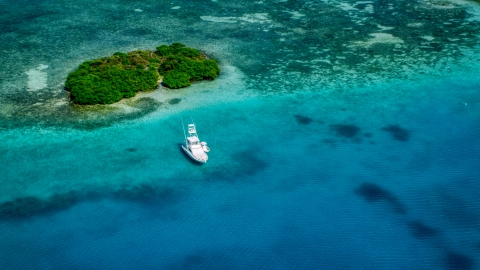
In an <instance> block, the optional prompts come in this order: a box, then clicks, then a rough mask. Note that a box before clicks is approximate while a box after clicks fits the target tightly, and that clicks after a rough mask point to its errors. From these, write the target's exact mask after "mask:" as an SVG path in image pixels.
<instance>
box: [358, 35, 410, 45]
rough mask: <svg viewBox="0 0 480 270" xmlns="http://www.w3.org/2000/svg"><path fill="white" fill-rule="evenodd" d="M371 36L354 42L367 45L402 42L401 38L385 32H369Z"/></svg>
mask: <svg viewBox="0 0 480 270" xmlns="http://www.w3.org/2000/svg"><path fill="white" fill-rule="evenodd" d="M370 36H372V37H373V38H371V39H369V40H367V41H357V42H355V44H356V45H357V46H365V47H369V46H372V45H373V44H375V43H384V44H400V43H403V40H402V39H400V38H398V37H395V36H393V35H391V34H387V33H372V34H370Z"/></svg>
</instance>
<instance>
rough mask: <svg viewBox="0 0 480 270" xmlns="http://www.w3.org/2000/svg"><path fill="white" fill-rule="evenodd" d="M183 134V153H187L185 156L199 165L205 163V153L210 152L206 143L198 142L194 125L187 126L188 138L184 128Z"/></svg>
mask: <svg viewBox="0 0 480 270" xmlns="http://www.w3.org/2000/svg"><path fill="white" fill-rule="evenodd" d="M182 122H183V121H182ZM192 122H193V121H192ZM183 133H184V136H185V145H183V144H182V149H183V151H185V153H187V155H188V156H189V157H191V158H192V159H193V160H195V161H197V162H200V163H206V162H207V160H208V156H207V154H206V153H208V152H209V151H210V148H208V146H207V143H206V142H200V139H199V138H198V135H197V129H196V128H195V124H188V136H187V135H185V127H184V129H183Z"/></svg>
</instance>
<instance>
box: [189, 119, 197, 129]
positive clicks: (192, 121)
mask: <svg viewBox="0 0 480 270" xmlns="http://www.w3.org/2000/svg"><path fill="white" fill-rule="evenodd" d="M190 119H192V123H193V125H194V126H195V128H196V127H197V126H196V125H195V122H193V118H192V117H191V116H190Z"/></svg>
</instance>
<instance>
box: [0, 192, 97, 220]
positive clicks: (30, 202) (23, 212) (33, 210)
mask: <svg viewBox="0 0 480 270" xmlns="http://www.w3.org/2000/svg"><path fill="white" fill-rule="evenodd" d="M94 195H95V194H93V193H92V194H83V193H80V192H73V191H72V192H68V193H64V194H55V195H53V196H51V197H50V198H48V199H41V198H36V197H33V196H28V197H23V198H18V199H15V200H13V201H8V202H4V203H2V204H0V220H5V219H6V220H11V219H24V218H28V217H31V216H35V215H41V214H48V213H53V212H57V211H62V210H67V209H68V208H70V207H72V206H73V205H75V204H76V203H78V202H80V201H81V200H83V199H84V198H92V197H95V196H94Z"/></svg>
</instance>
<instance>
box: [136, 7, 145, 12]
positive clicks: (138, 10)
mask: <svg viewBox="0 0 480 270" xmlns="http://www.w3.org/2000/svg"><path fill="white" fill-rule="evenodd" d="M134 11H135V12H143V10H141V9H139V8H137V9H135V10H134Z"/></svg>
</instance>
